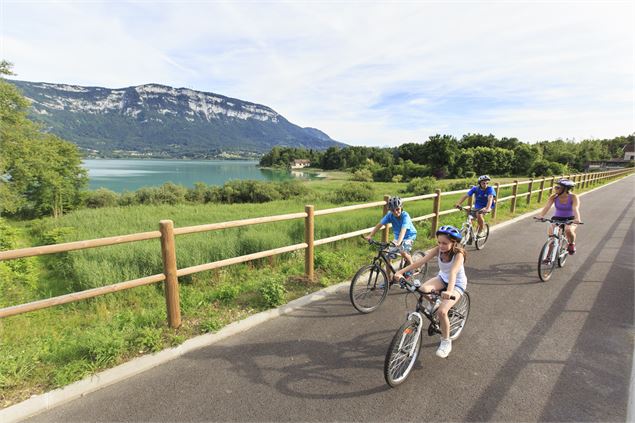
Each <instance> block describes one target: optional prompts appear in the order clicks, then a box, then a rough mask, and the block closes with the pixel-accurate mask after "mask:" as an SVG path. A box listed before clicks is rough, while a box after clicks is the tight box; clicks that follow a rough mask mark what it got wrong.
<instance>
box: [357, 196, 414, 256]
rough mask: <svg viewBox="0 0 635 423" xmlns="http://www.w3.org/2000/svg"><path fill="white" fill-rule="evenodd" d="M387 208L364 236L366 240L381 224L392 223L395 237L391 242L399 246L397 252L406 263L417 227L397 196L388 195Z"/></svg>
mask: <svg viewBox="0 0 635 423" xmlns="http://www.w3.org/2000/svg"><path fill="white" fill-rule="evenodd" d="M388 208H389V209H390V210H389V211H388V213H386V216H384V217H383V218H382V219H381V220H380V221H379V223H378V224H377V225H376V226H375V227H374V228H373V230H372V231H370V234H368V236H365V237H364V238H366V240H368V241H370V239H371V238H372V237H373V235H375V233H376V232H377V231H378V230H379V229H381V227H382V226H384V225H387V224H389V223H390V224H392V231H393V234H394V236H395V239H394V240H393V241H392V242H393V244H394V245H395V246H397V247H399V252H400V253H401V255H402V256H403V257H404V258H405V259H406V260H407V262H408V264H410V263H412V257H411V256H410V251H412V245H413V244H414V242H415V239H416V238H417V229H415V226H414V225H413V223H412V220H411V219H410V215H409V214H408V212H406V211H405V210H404V209H403V201H402V200H401V198H399V197H390V198H389V199H388Z"/></svg>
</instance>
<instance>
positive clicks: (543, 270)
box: [534, 217, 583, 282]
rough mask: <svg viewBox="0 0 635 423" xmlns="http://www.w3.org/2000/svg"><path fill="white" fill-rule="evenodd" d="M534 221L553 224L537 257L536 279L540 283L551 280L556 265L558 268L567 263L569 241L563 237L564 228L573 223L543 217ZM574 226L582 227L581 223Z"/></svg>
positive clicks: (571, 221)
mask: <svg viewBox="0 0 635 423" xmlns="http://www.w3.org/2000/svg"><path fill="white" fill-rule="evenodd" d="M534 219H536V220H537V221H539V222H549V223H551V224H554V227H553V234H552V235H549V236H548V238H547V241H546V242H545V244H544V245H543V246H542V249H541V250H540V255H539V256H538V277H539V278H540V280H541V281H543V282H547V281H548V280H549V279H551V274H552V273H553V270H554V269H555V268H556V264H558V267H563V266H564V263H565V262H566V261H567V257H569V250H568V248H567V246H568V245H569V241H567V237H566V235H565V227H566V226H568V225H573V224H574V222H573V220H566V221H562V220H553V219H547V218H544V217H534ZM576 224H577V225H583V223H582V222H579V223H576Z"/></svg>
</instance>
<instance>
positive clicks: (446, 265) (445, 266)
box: [437, 253, 467, 291]
mask: <svg viewBox="0 0 635 423" xmlns="http://www.w3.org/2000/svg"><path fill="white" fill-rule="evenodd" d="M456 256H457V254H455V255H454V257H452V260H450V261H448V262H444V261H441V253H439V255H438V256H437V261H438V262H439V277H440V278H441V280H443V282H445V283H448V282H449V281H450V269H452V265H453V264H454V260H455V259H456ZM454 285H455V286H458V287H460V288H462V289H463V291H465V288H467V276H465V268H464V267H463V266H461V267H460V268H459V271H458V272H457V274H456V282H455V283H454Z"/></svg>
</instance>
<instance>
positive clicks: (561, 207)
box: [553, 194, 573, 217]
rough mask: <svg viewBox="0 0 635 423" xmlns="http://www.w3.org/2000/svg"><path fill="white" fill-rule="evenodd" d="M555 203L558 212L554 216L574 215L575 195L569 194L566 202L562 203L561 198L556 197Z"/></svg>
mask: <svg viewBox="0 0 635 423" xmlns="http://www.w3.org/2000/svg"><path fill="white" fill-rule="evenodd" d="M553 205H554V206H556V213H555V214H554V215H553V217H571V216H573V197H571V194H569V197H568V198H567V203H566V204H562V203H561V202H560V198H558V197H556V199H555V201H554V202H553Z"/></svg>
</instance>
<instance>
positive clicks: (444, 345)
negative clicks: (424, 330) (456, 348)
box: [437, 339, 452, 358]
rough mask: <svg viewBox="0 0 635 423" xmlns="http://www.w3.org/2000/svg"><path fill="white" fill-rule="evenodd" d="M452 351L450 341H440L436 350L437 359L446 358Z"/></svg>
mask: <svg viewBox="0 0 635 423" xmlns="http://www.w3.org/2000/svg"><path fill="white" fill-rule="evenodd" d="M450 351H452V341H451V340H450V339H441V343H440V344H439V348H437V357H441V358H446V357H447V356H448V355H449V354H450Z"/></svg>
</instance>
